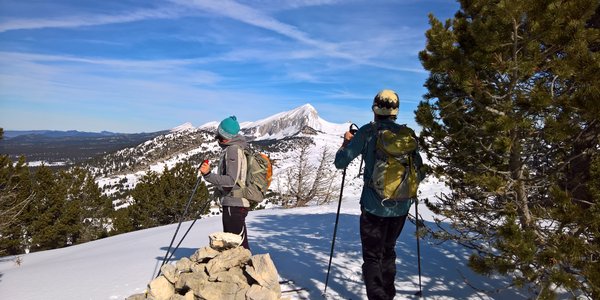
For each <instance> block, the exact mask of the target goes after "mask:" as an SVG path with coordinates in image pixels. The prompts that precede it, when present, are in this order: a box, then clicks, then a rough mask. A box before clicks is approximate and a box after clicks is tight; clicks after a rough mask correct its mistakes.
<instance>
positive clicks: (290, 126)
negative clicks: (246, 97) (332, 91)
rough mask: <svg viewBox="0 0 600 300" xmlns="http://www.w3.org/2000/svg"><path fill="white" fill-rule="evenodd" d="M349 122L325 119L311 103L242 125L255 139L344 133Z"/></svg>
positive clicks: (210, 126)
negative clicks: (316, 133) (336, 122)
mask: <svg viewBox="0 0 600 300" xmlns="http://www.w3.org/2000/svg"><path fill="white" fill-rule="evenodd" d="M217 126H219V122H216V121H213V122H208V123H206V124H204V125H202V126H200V127H199V128H200V129H206V130H215V129H216V128H217ZM348 126H349V123H348V124H334V123H329V122H327V121H325V120H323V119H322V118H321V117H320V116H319V113H318V112H317V109H316V108H315V107H314V106H312V105H311V104H310V103H307V104H304V105H302V106H299V107H296V108H294V109H292V110H289V111H285V112H281V113H278V114H275V115H272V116H270V117H267V118H264V119H262V120H258V121H255V122H242V123H240V127H241V129H242V133H243V134H244V135H246V136H253V137H254V138H255V140H269V139H281V138H285V137H290V136H295V135H298V134H301V133H302V134H310V133H311V132H312V133H313V134H314V133H315V132H318V131H321V132H326V133H334V134H340V133H343V132H344V131H345V130H346V128H348Z"/></svg>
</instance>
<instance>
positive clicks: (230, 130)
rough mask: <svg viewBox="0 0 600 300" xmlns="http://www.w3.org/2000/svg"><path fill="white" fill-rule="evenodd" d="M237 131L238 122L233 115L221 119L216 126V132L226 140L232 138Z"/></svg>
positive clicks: (238, 128) (238, 129)
mask: <svg viewBox="0 0 600 300" xmlns="http://www.w3.org/2000/svg"><path fill="white" fill-rule="evenodd" d="M239 131H240V123H238V121H237V118H236V117H235V116H231V117H228V118H225V119H224V120H223V121H221V123H220V124H219V127H218V128H217V133H218V134H219V135H220V136H222V137H223V138H225V139H227V140H230V139H232V138H233V137H234V136H236V135H237V134H238V132H239Z"/></svg>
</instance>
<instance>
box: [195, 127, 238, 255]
mask: <svg viewBox="0 0 600 300" xmlns="http://www.w3.org/2000/svg"><path fill="white" fill-rule="evenodd" d="M239 131H240V124H239V123H238V121H237V119H236V117H235V116H231V117H228V118H225V119H224V120H223V121H221V123H220V124H219V127H217V134H216V138H217V140H218V142H219V146H221V148H223V150H222V151H221V157H220V159H219V164H218V165H217V172H216V173H211V169H210V165H209V164H208V163H206V162H204V163H202V165H201V166H200V173H201V174H202V176H203V177H204V180H206V181H207V182H209V183H211V184H213V185H214V186H215V187H216V188H217V191H218V195H220V196H221V205H222V206H223V231H224V232H230V233H235V234H238V235H240V236H241V237H242V246H243V247H244V248H246V249H248V250H250V246H249V245H248V233H247V229H246V216H247V215H248V210H249V207H250V202H248V200H247V199H245V198H243V197H240V196H239V195H238V193H237V191H239V190H240V189H241V187H240V182H243V181H244V180H245V178H246V174H245V173H244V171H243V170H246V157H245V156H244V149H245V148H246V147H247V146H248V144H247V143H246V139H245V138H244V136H243V135H240V134H238V133H239Z"/></svg>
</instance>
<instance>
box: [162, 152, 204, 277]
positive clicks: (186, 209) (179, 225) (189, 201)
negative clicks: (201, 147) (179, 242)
mask: <svg viewBox="0 0 600 300" xmlns="http://www.w3.org/2000/svg"><path fill="white" fill-rule="evenodd" d="M204 162H205V163H208V160H204ZM200 181H202V175H200V176H198V180H196V185H195V186H194V189H193V190H192V195H191V196H190V199H189V200H188V202H187V204H186V205H185V209H184V211H183V214H181V216H180V217H179V224H177V229H175V234H173V238H172V239H171V243H170V244H169V248H168V249H167V253H165V257H164V258H163V261H162V263H161V265H160V268H158V274H156V277H158V276H160V272H161V271H160V269H161V268H162V266H163V265H164V264H165V263H167V257H168V256H169V252H171V247H172V246H173V242H174V241H175V238H176V237H177V233H178V232H179V228H180V227H181V223H183V219H184V217H185V215H186V214H187V212H188V209H189V208H190V204H191V203H192V199H193V198H194V195H195V194H196V189H198V185H199V184H200ZM156 277H155V278H156Z"/></svg>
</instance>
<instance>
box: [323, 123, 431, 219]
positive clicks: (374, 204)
mask: <svg viewBox="0 0 600 300" xmlns="http://www.w3.org/2000/svg"><path fill="white" fill-rule="evenodd" d="M394 126H401V125H398V124H396V123H395V122H394V121H393V120H389V119H385V120H379V121H376V122H371V123H369V124H366V125H364V126H362V127H361V128H360V129H359V130H358V132H356V134H355V135H354V137H353V138H352V140H351V141H350V143H348V145H347V146H346V147H343V148H340V149H339V150H338V151H337V153H336V155H335V161H334V164H335V167H336V168H338V169H344V168H346V167H347V166H348V165H349V164H350V162H351V161H352V160H353V159H355V158H356V157H358V155H362V157H363V158H364V165H365V170H364V172H363V174H364V175H363V181H364V185H363V190H362V194H361V196H360V205H361V208H362V209H364V210H366V211H367V212H369V213H371V214H374V215H376V216H380V217H398V216H404V215H406V214H408V210H409V209H410V206H411V204H412V203H413V202H414V199H412V200H411V201H395V202H394V203H393V205H390V203H386V204H385V206H384V205H383V204H382V203H381V200H382V199H381V197H380V196H379V195H378V194H377V192H376V191H375V190H374V189H373V188H371V187H370V182H371V174H372V173H373V167H374V165H375V148H376V142H377V138H376V132H377V128H379V129H391V128H394ZM413 161H414V164H415V167H416V169H417V170H418V173H419V175H418V176H419V178H420V179H422V178H423V174H422V172H421V169H422V168H421V167H422V166H423V160H422V158H421V155H420V154H419V151H418V147H417V150H415V151H414V153H413Z"/></svg>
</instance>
